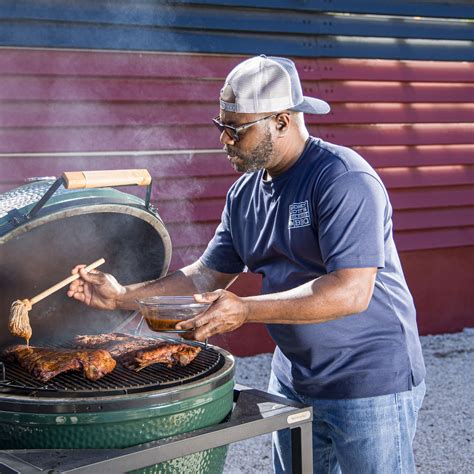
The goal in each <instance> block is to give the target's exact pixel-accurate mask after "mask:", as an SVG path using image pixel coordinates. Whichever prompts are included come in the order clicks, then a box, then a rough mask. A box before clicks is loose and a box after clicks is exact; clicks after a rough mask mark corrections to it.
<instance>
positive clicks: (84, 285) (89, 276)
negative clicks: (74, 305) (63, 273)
mask: <svg viewBox="0 0 474 474" xmlns="http://www.w3.org/2000/svg"><path fill="white" fill-rule="evenodd" d="M84 267H85V265H77V266H76V267H74V268H73V270H72V272H71V273H72V274H73V275H76V274H77V273H79V275H80V278H79V279H77V280H75V281H73V282H72V283H71V285H70V286H69V290H68V292H67V295H68V296H69V297H70V298H74V299H76V300H78V301H81V302H82V303H85V304H86V305H88V306H92V307H93V308H98V309H116V308H117V300H118V298H119V297H121V296H123V295H124V294H125V293H126V289H125V287H123V286H122V285H121V284H120V283H119V282H118V281H117V280H116V279H115V278H114V277H113V276H112V275H109V274H108V273H102V272H100V271H98V270H91V271H90V272H86V271H85V270H84Z"/></svg>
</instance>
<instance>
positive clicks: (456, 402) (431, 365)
mask: <svg viewBox="0 0 474 474" xmlns="http://www.w3.org/2000/svg"><path fill="white" fill-rule="evenodd" d="M421 342H422V346H423V352H424V356H425V363H426V367H427V375H426V387H427V391H426V397H425V400H424V402H423V407H422V409H421V411H420V414H419V417H418V429H417V433H416V437H415V447H414V449H415V457H416V464H417V467H418V473H420V474H428V473H429V474H442V473H443V474H444V473H446V474H472V473H474V450H473V441H474V440H473V436H474V429H473V428H474V426H473V418H474V409H473V406H474V403H473V400H474V397H473V393H474V369H473V367H474V328H472V329H471V328H470V329H465V330H464V331H463V332H460V333H455V334H444V335H437V336H423V337H422V338H421ZM270 361H271V354H261V355H257V356H253V357H245V358H244V357H242V358H237V362H236V380H237V382H239V383H241V384H243V385H248V386H250V387H253V388H257V389H262V390H265V389H266V386H267V383H268V376H269V372H270ZM271 466H272V463H271V436H270V435H264V436H260V437H258V438H253V439H250V440H246V441H243V442H240V443H234V444H232V445H231V446H230V447H229V453H228V456H227V462H226V467H225V470H224V473H225V474H254V473H256V472H258V473H260V474H265V473H272V472H273V470H272V467H271Z"/></svg>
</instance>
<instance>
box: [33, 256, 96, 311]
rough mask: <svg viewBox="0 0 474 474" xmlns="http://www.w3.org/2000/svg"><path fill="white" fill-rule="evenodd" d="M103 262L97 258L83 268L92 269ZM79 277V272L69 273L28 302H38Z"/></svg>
mask: <svg viewBox="0 0 474 474" xmlns="http://www.w3.org/2000/svg"><path fill="white" fill-rule="evenodd" d="M103 263H105V259H104V258H99V260H96V261H95V262H92V263H91V264H90V265H87V267H85V268H84V270H85V271H86V272H88V271H90V270H93V269H94V268H97V267H98V266H99V265H102V264H103ZM79 277H80V275H79V273H76V274H75V275H71V276H70V277H68V278H65V279H64V280H62V281H60V282H59V283H56V284H55V285H53V286H52V287H51V288H48V289H47V290H44V291H43V292H41V293H40V294H38V295H36V296H34V297H33V298H31V299H30V304H31V305H34V304H35V303H38V301H41V300H42V299H43V298H46V297H47V296H49V295H51V294H53V293H54V292H55V291H58V290H60V289H61V288H64V287H65V286H66V285H69V283H72V282H73V281H74V280H77V279H78V278H79Z"/></svg>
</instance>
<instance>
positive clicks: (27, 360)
mask: <svg viewBox="0 0 474 474" xmlns="http://www.w3.org/2000/svg"><path fill="white" fill-rule="evenodd" d="M4 356H6V357H7V358H10V359H15V360H16V361H17V362H18V363H19V364H20V365H21V366H22V367H23V368H24V369H25V370H26V371H27V372H28V373H30V374H31V375H32V376H33V377H35V378H36V379H38V380H39V381H41V382H48V381H49V380H51V379H52V378H53V377H56V376H57V375H59V374H61V373H63V372H68V371H81V370H82V371H83V372H84V376H85V377H86V378H87V379H89V380H93V381H95V380H99V379H100V378H102V377H103V376H104V375H107V374H108V373H110V372H112V370H113V369H114V368H115V365H116V361H115V360H114V359H113V358H112V356H111V355H110V354H109V353H108V352H107V351H104V350H100V349H99V350H87V349H86V350H80V351H78V350H74V349H49V348H45V347H34V346H26V345H24V344H18V345H15V346H12V347H9V348H8V349H6V350H5V351H4Z"/></svg>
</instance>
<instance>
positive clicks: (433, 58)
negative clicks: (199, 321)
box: [0, 0, 474, 352]
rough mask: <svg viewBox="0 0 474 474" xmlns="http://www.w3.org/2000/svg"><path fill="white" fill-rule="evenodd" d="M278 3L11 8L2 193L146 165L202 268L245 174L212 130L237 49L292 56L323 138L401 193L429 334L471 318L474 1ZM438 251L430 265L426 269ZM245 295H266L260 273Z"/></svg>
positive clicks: (3, 34) (4, 16) (404, 245)
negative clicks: (67, 173) (320, 104)
mask: <svg viewBox="0 0 474 474" xmlns="http://www.w3.org/2000/svg"><path fill="white" fill-rule="evenodd" d="M236 3H238V4H239V5H240V6H236V5H235V4H236ZM267 3H268V2H255V1H254V2H248V3H246V2H243V1H239V2H225V1H220V2H218V1H214V2H212V1H208V2H205V1H200V2H151V1H141V2H134V3H130V2H124V1H118V0H117V1H108V2H106V1H104V2H87V1H86V2H81V3H75V4H69V3H67V2H64V1H59V0H57V1H51V0H49V1H35V2H32V1H16V2H12V1H6V2H4V3H3V4H2V5H0V44H1V45H4V47H3V48H0V170H1V171H0V192H2V191H5V190H6V189H9V188H11V187H14V186H16V185H18V184H20V182H21V181H22V180H23V179H24V178H25V177H28V176H34V175H58V174H60V173H61V172H62V171H64V170H79V169H111V168H126V167H140V168H141V167H146V168H148V169H149V170H150V171H151V173H152V174H153V176H154V178H155V193H154V195H153V201H154V203H155V204H157V205H158V207H159V210H160V214H161V215H162V217H163V218H164V220H165V221H166V222H167V226H168V227H169V229H170V232H171V236H172V240H173V246H174V258H173V262H172V265H173V267H174V268H176V267H178V266H180V265H182V264H186V263H189V262H190V261H192V260H193V259H194V258H195V257H197V256H199V255H200V253H201V251H202V250H203V248H204V246H205V245H206V243H207V241H208V240H209V238H210V237H211V236H212V234H213V231H214V229H215V226H216V225H217V222H218V219H219V216H220V212H221V209H222V206H223V201H224V196H225V192H226V191H227V189H228V187H229V186H230V184H231V183H232V182H233V181H234V180H235V179H236V177H237V175H236V174H235V173H234V172H233V171H232V169H231V168H230V166H229V164H228V163H227V160H226V159H225V156H224V155H223V154H222V152H220V145H219V142H218V135H217V133H216V130H215V128H214V127H213V126H212V125H211V123H210V118H211V117H213V116H215V115H216V114H217V97H218V93H219V89H220V87H221V84H222V81H223V79H224V77H225V75H226V74H227V72H228V71H229V70H230V69H231V68H232V67H233V66H234V65H235V64H237V63H238V62H239V61H240V60H241V59H243V57H244V56H242V55H248V54H255V53H262V52H263V53H267V54H281V55H288V56H291V57H293V59H294V60H295V61H296V63H297V66H298V69H299V71H300V74H301V77H302V79H303V85H304V89H305V93H306V94H307V95H313V96H317V97H321V98H324V99H325V100H327V101H328V102H330V103H331V105H332V112H331V114H330V115H328V116H327V117H311V116H307V121H308V123H309V128H310V131H311V133H312V134H313V135H315V136H320V137H321V138H323V139H325V140H328V141H333V142H335V143H341V144H346V145H349V146H352V147H354V148H356V149H357V150H358V151H360V152H361V153H362V154H363V155H364V156H365V157H366V158H367V159H368V160H369V161H370V162H371V163H372V164H373V165H374V166H375V167H376V168H377V170H378V172H379V173H380V175H381V177H382V179H383V180H384V182H385V183H386V185H387V187H388V188H389V192H390V195H391V198H392V202H393V205H394V209H395V217H394V222H395V230H396V240H397V244H398V247H399V249H400V250H401V251H402V259H403V260H404V264H405V263H406V265H405V270H406V273H407V278H408V280H409V282H410V285H411V287H412V289H413V292H414V293H415V299H416V300H417V305H418V310H419V313H420V326H421V328H422V331H424V332H429V331H443V330H450V329H458V328H459V326H460V327H462V326H463V325H469V324H471V325H472V319H471V318H472V309H471V308H472V306H473V299H472V298H473V297H472V295H471V294H470V290H469V288H470V287H472V283H473V281H472V270H471V266H470V264H468V262H469V261H470V262H471V265H472V263H473V262H472V260H473V252H474V247H473V244H474V209H473V205H474V189H473V186H472V185H473V182H474V167H473V164H474V153H473V151H474V139H473V138H474V133H473V132H474V63H473V62H469V61H472V59H473V50H474V49H473V48H472V46H473V43H472V40H473V37H474V31H473V27H472V25H473V24H472V22H469V21H466V20H465V18H468V17H471V18H472V17H473V16H474V14H473V11H474V6H473V5H472V3H471V2H449V3H446V2H436V1H423V2H406V1H405V2H403V1H390V2H388V1H387V2H384V1H378V2H373V3H374V5H372V3H371V2H364V1H351V2H348V1H346V2H343V1H336V0H334V1H329V0H326V1H320V2H318V1H292V2H289V1H275V2H272V8H265V7H267ZM218 4H220V5H225V4H227V5H228V6H227V7H225V8H223V7H222V6H219V5H218ZM290 5H291V10H290V9H289V7H290ZM327 8H331V11H332V12H347V11H352V12H358V13H366V14H370V15H366V14H361V15H345V14H341V13H323V11H324V10H325V9H327ZM408 13H409V14H410V17H407V16H406V15H407V14H408ZM386 15H396V16H386ZM404 15H405V16H404ZM413 15H424V16H430V17H431V18H415V17H414V16H413ZM446 18H450V19H446ZM463 18H464V19H463ZM387 35H390V36H387ZM12 46H13V47H12ZM18 46H21V47H20V48H18ZM32 47H35V49H33V48H32ZM53 47H56V49H52V48H53ZM63 47H68V48H72V47H74V48H94V49H95V51H85V50H82V51H81V50H70V49H61V48H63ZM58 48H59V49H58ZM116 49H119V50H127V51H110V50H116ZM99 50H103V51H99ZM105 50H108V51H105ZM131 50H142V51H140V52H138V51H136V52H132V51H131ZM169 50H172V51H188V53H176V52H175V53H166V52H164V51H169ZM153 51H155V52H153ZM157 51H158V52H157ZM191 51H200V53H189V52H191ZM217 52H219V53H224V52H226V53H239V55H229V54H210V53H217ZM343 56H346V57H343ZM316 57H317V59H316ZM361 58H365V59H361ZM374 58H381V59H374ZM390 58H397V59H390ZM421 59H423V60H421ZM428 59H429V60H428ZM448 59H449V60H448ZM453 249H455V251H454V250H453ZM453 252H454V253H453ZM456 252H457V253H456ZM422 255H423V256H424V258H421V256H422ZM452 255H457V257H456V258H457V260H456V259H455V258H454V257H452ZM425 259H427V261H429V262H431V264H432V265H431V266H430V265H427V266H426V267H425V268H424V269H423V270H421V268H422V265H421V263H420V262H425V265H426V260H425ZM453 262H458V263H457V264H456V265H455V267H456V268H457V271H456V272H454V271H453V266H452V265H451V263H453ZM432 268H436V269H437V270H436V272H435V271H432V270H430V269H432ZM407 269H408V271H407ZM451 273H452V275H451ZM459 287H461V289H459ZM454 288H456V301H454V300H453V299H452V298H451V296H450V295H451V294H452V293H453V291H454ZM462 288H465V289H464V290H463V289H462ZM238 290H239V291H240V292H244V293H247V294H248V293H252V292H255V291H257V290H258V279H256V278H253V277H251V276H248V277H247V279H244V280H242V281H241V282H240V284H239V285H238ZM436 298H437V299H438V304H437V307H436V308H435V309H439V308H443V311H447V312H448V313H450V314H445V315H443V316H441V317H440V318H439V319H440V320H438V319H433V317H434V316H433V313H432V308H431V305H432V301H433V299H434V300H436ZM231 343H232V341H230V342H229V344H231ZM231 345H232V344H231ZM237 352H238V349H237Z"/></svg>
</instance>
